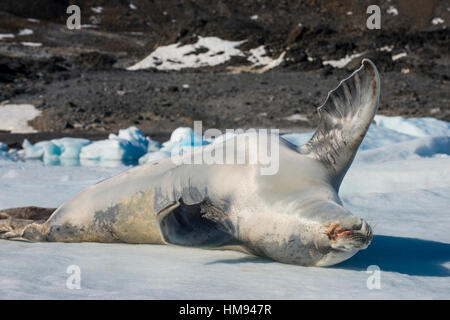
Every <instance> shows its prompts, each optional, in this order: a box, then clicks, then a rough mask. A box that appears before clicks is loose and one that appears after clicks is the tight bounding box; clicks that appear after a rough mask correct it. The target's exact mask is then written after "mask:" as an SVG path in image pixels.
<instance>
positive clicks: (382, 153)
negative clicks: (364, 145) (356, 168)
mask: <svg viewBox="0 0 450 320" xmlns="http://www.w3.org/2000/svg"><path fill="white" fill-rule="evenodd" d="M443 155H450V137H426V138H419V139H414V140H410V141H403V142H398V143H394V144H390V145H385V146H382V147H380V148H376V149H371V150H365V151H362V152H359V153H358V154H357V156H356V160H357V161H363V162H365V163H381V162H386V161H396V160H407V159H418V158H426V157H434V156H438V157H442V156H443ZM449 159H450V158H449Z"/></svg>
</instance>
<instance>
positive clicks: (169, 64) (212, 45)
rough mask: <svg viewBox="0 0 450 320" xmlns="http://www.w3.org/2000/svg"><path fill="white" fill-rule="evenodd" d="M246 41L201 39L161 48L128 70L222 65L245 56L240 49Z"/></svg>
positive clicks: (214, 38)
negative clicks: (233, 58)
mask: <svg viewBox="0 0 450 320" xmlns="http://www.w3.org/2000/svg"><path fill="white" fill-rule="evenodd" d="M244 42H245V40H244V41H227V40H223V39H220V38H217V37H199V38H198V41H197V42H196V43H193V44H186V45H181V44H180V43H175V44H171V45H168V46H161V47H159V48H157V49H156V50H155V51H153V52H152V53H151V54H150V55H149V56H147V57H146V58H145V59H144V60H142V61H140V62H138V63H136V64H135V65H133V66H131V67H129V68H128V70H139V69H147V68H156V69H159V70H180V69H183V68H199V67H206V66H216V65H219V64H222V63H224V62H226V61H228V60H229V59H231V57H232V56H244V54H243V52H242V51H241V50H239V49H238V48H237V47H239V46H240V45H241V44H242V43H244Z"/></svg>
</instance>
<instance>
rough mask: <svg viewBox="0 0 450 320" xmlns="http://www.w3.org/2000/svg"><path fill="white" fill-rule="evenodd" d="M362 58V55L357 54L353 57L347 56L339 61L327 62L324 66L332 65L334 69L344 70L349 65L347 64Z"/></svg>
mask: <svg viewBox="0 0 450 320" xmlns="http://www.w3.org/2000/svg"><path fill="white" fill-rule="evenodd" d="M360 56H362V53H355V54H352V55H346V56H345V57H344V58H342V59H339V60H326V61H324V62H323V63H322V64H323V65H324V66H326V65H330V66H332V67H333V68H344V67H345V66H346V65H347V63H349V62H350V61H352V60H353V59H354V58H358V57H360Z"/></svg>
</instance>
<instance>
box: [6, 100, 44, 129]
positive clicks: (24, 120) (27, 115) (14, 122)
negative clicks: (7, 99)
mask: <svg viewBox="0 0 450 320" xmlns="http://www.w3.org/2000/svg"><path fill="white" fill-rule="evenodd" d="M40 114H41V112H40V111H39V110H37V109H36V108H35V107H34V106H33V105H31V104H4V105H0V130H8V131H11V132H12V133H30V132H35V130H34V129H33V128H32V127H30V126H29V125H28V121H30V120H33V119H34V118H36V117H37V116H38V115H40Z"/></svg>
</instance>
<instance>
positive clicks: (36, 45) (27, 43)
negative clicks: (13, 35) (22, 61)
mask: <svg viewBox="0 0 450 320" xmlns="http://www.w3.org/2000/svg"><path fill="white" fill-rule="evenodd" d="M21 44H22V45H23V46H25V47H41V46H42V43H40V42H27V41H24V42H21Z"/></svg>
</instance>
